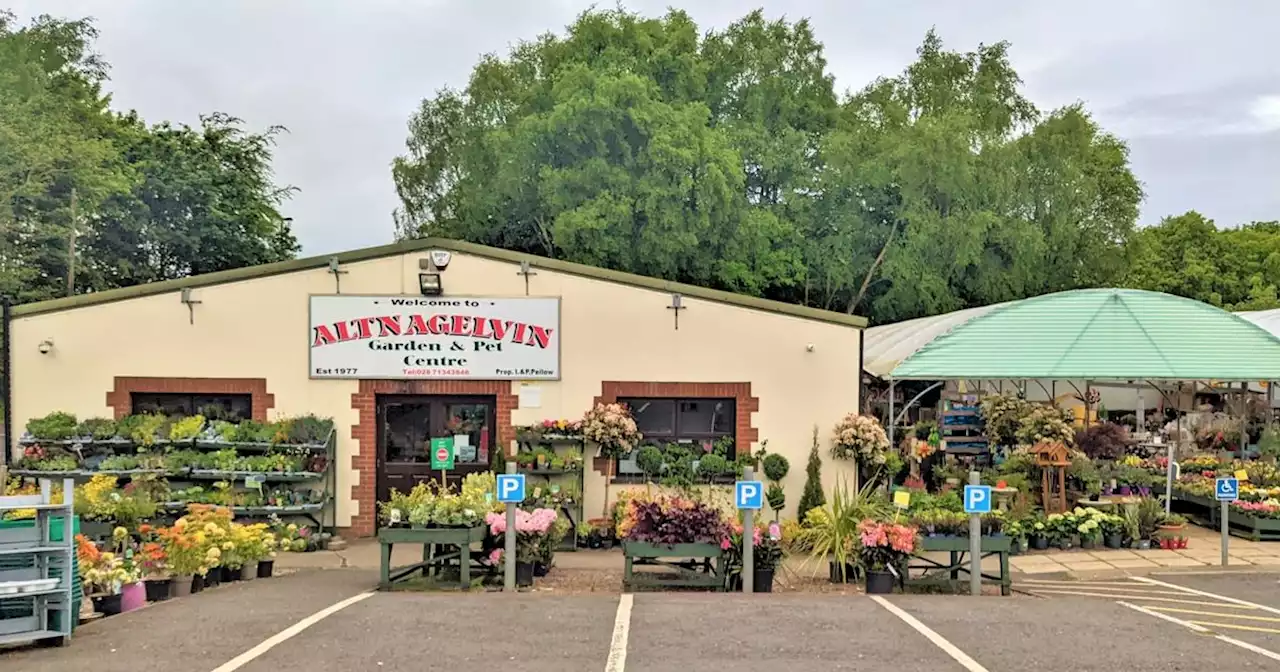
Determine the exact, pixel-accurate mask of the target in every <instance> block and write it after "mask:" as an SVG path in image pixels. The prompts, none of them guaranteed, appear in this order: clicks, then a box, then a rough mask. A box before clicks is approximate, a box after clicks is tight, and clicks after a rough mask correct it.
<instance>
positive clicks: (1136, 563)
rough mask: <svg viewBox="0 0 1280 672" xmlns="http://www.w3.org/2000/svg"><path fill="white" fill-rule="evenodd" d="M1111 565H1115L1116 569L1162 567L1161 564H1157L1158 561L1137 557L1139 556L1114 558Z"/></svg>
mask: <svg viewBox="0 0 1280 672" xmlns="http://www.w3.org/2000/svg"><path fill="white" fill-rule="evenodd" d="M1111 566H1112V567H1115V568H1116V569H1144V568H1151V569H1156V568H1159V567H1160V565H1157V564H1156V563H1154V562H1152V561H1150V560H1143V559H1142V558H1137V557H1135V558H1133V559H1132V560H1112V561H1111Z"/></svg>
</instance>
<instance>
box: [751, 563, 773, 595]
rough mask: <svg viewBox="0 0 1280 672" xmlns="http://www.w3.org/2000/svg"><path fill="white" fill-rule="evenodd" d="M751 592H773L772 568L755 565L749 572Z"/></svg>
mask: <svg viewBox="0 0 1280 672" xmlns="http://www.w3.org/2000/svg"><path fill="white" fill-rule="evenodd" d="M751 592H753V593H772V592H773V568H772V567H757V568H754V569H753V570H752V572H751Z"/></svg>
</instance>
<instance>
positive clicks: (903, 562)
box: [858, 520, 917, 595]
mask: <svg viewBox="0 0 1280 672" xmlns="http://www.w3.org/2000/svg"><path fill="white" fill-rule="evenodd" d="M916 534H917V533H916V529H915V528H914V527H909V526H907V525H898V524H896V523H882V522H877V521H875V520H864V521H862V522H860V523H859V524H858V536H859V540H860V541H861V542H862V546H861V548H860V549H859V551H858V560H859V563H860V564H861V565H862V567H863V569H865V570H866V572H867V582H866V590H867V594H868V595H875V594H888V593H892V592H893V584H894V583H895V582H897V580H898V579H900V578H902V577H903V576H905V575H906V571H907V569H906V567H907V562H908V561H909V560H910V559H911V557H912V556H914V555H915V552H916Z"/></svg>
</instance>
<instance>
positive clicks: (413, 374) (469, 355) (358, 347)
mask: <svg viewBox="0 0 1280 672" xmlns="http://www.w3.org/2000/svg"><path fill="white" fill-rule="evenodd" d="M310 313H311V317H310V320H311V325H310V326H311V328H310V335H309V342H310V345H309V350H310V358H309V361H310V376H311V377H312V378H391V379H433V378H452V379H462V380H512V379H519V380H559V379H560V299H559V298H554V297H552V298H533V297H520V298H492V299H490V298H477V297H458V298H450V297H420V296H357V295H336V296H312V297H311V311H310Z"/></svg>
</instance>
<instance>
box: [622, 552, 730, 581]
mask: <svg viewBox="0 0 1280 672" xmlns="http://www.w3.org/2000/svg"><path fill="white" fill-rule="evenodd" d="M622 554H623V556H624V557H625V558H626V567H625V568H624V569H623V574H622V587H623V589H624V590H631V589H633V588H637V587H643V588H691V587H692V588H711V589H713V590H724V587H725V566H724V555H723V553H722V552H721V550H720V545H719V544H712V543H701V544H669V545H664V544H650V543H647V542H643V541H623V542H622ZM634 565H659V566H662V567H664V568H667V569H674V570H675V571H674V573H672V572H634V571H632V568H633V566H634Z"/></svg>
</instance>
